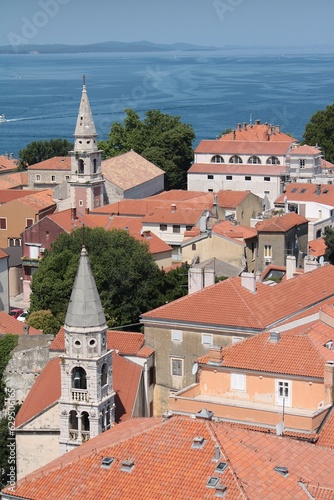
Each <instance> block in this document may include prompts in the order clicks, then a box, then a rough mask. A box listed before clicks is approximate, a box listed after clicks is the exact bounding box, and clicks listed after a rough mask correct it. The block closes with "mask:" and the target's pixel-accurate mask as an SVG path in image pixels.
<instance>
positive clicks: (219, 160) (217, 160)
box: [211, 155, 224, 163]
mask: <svg viewBox="0 0 334 500" xmlns="http://www.w3.org/2000/svg"><path fill="white" fill-rule="evenodd" d="M211 163H224V158H223V157H222V156H220V155H214V156H213V157H212V158H211Z"/></svg>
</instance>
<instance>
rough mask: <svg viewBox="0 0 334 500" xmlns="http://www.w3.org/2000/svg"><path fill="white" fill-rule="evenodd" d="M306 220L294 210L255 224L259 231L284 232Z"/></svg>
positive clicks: (306, 221) (305, 222)
mask: <svg viewBox="0 0 334 500" xmlns="http://www.w3.org/2000/svg"><path fill="white" fill-rule="evenodd" d="M307 223H308V220H307V219H305V217H302V216H301V215H299V214H296V213H295V212H289V213H288V214H284V215H277V216H276V217H272V218H271V219H266V220H263V221H261V222H258V223H257V224H256V226H255V227H256V229H257V230H258V232H259V233H262V232H264V233H268V232H269V233H285V232H286V231H289V229H292V228H293V227H295V226H300V225H301V224H307Z"/></svg>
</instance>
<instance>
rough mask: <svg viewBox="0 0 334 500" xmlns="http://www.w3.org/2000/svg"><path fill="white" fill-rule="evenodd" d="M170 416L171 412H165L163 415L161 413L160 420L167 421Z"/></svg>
mask: <svg viewBox="0 0 334 500" xmlns="http://www.w3.org/2000/svg"><path fill="white" fill-rule="evenodd" d="M172 416H173V412H172V411H170V410H168V411H165V413H163V414H162V418H164V419H167V420H168V419H169V418H171V417H172Z"/></svg>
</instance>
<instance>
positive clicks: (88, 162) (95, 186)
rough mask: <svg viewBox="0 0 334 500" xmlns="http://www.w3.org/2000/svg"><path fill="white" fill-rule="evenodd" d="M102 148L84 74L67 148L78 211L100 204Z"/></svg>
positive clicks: (102, 190) (72, 188)
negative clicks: (69, 148)
mask: <svg viewBox="0 0 334 500" xmlns="http://www.w3.org/2000/svg"><path fill="white" fill-rule="evenodd" d="M101 152H102V151H101V150H99V149H98V147H97V133H96V130H95V125H94V121H93V115H92V112H91V109H90V104H89V100H88V95H87V89H86V78H85V76H83V87H82V96H81V102H80V107H79V113H78V118H77V124H76V127H75V132H74V150H73V151H70V152H69V154H70V157H71V177H70V181H69V184H70V196H71V203H72V207H73V208H74V207H75V208H76V209H77V211H78V213H85V212H86V211H87V209H88V210H93V209H94V208H97V207H100V206H102V205H103V195H104V179H103V176H102V173H101Z"/></svg>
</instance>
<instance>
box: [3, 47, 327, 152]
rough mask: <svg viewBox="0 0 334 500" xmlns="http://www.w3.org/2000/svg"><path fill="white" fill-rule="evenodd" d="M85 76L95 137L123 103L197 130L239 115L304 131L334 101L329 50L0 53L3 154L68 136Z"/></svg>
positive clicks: (217, 130) (226, 124)
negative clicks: (320, 111)
mask: <svg viewBox="0 0 334 500" xmlns="http://www.w3.org/2000/svg"><path fill="white" fill-rule="evenodd" d="M83 75H85V79H86V85H87V91H88V96H89V100H90V105H91V109H92V112H93V117H94V121H95V126H96V130H97V133H98V136H99V137H98V139H100V140H104V139H106V138H107V136H108V133H109V131H110V127H111V125H112V123H113V122H115V121H121V122H122V121H123V119H124V116H125V114H124V110H125V109H126V108H132V109H134V110H135V111H136V112H137V113H138V114H139V115H140V117H141V118H143V117H144V116H145V112H146V111H148V110H151V109H157V110H160V111H161V112H162V113H168V114H171V115H176V116H179V117H180V119H181V121H182V122H184V123H187V124H190V125H192V127H193V128H194V131H195V134H196V139H195V141H194V147H195V146H196V145H197V144H198V143H199V141H200V140H202V139H214V138H216V137H217V136H219V135H220V134H221V132H222V131H224V130H226V129H227V128H235V127H236V125H237V123H244V122H246V123H254V122H255V120H257V119H259V120H261V123H264V122H268V123H271V124H273V125H280V126H281V130H282V131H284V132H287V133H290V134H291V135H293V136H294V137H296V138H297V139H299V140H301V139H302V136H303V133H304V130H305V125H306V123H307V122H308V121H309V120H310V118H311V116H312V114H313V113H315V112H316V111H317V110H321V109H325V108H326V106H327V105H330V104H332V103H333V101H334V49H332V50H331V49H330V50H324V51H323V52H322V51H317V50H315V51H313V50H309V51H308V50H307V49H299V50H296V49H289V50H288V49H287V50H284V49H280V48H276V49H268V50H265V49H253V50H246V49H230V50H223V49H222V50H210V51H187V52H185V51H175V52H152V53H126V52H124V53H79V54H73V53H72V54H41V53H32V54H23V55H21V54H12V55H9V54H8V55H7V54H5V55H0V114H4V115H5V118H6V121H5V122H2V123H0V155H1V154H5V153H13V155H14V157H18V155H19V151H20V150H21V149H23V148H25V147H26V145H27V144H29V143H30V142H32V141H39V140H45V139H47V140H48V139H51V138H58V137H61V138H64V139H67V140H69V141H73V133H74V129H75V125H76V119H77V114H78V109H79V103H80V98H81V91H82V84H83Z"/></svg>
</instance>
